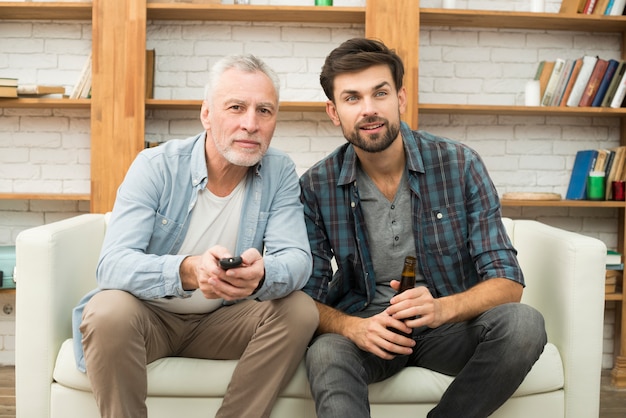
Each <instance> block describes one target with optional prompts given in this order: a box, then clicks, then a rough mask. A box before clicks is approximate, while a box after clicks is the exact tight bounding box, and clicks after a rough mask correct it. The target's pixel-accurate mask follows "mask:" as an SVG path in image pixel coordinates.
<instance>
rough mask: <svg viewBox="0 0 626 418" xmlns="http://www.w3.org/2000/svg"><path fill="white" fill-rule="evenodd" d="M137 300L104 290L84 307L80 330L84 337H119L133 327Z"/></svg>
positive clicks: (124, 293)
mask: <svg viewBox="0 0 626 418" xmlns="http://www.w3.org/2000/svg"><path fill="white" fill-rule="evenodd" d="M136 303H138V300H137V299H136V298H135V297H134V296H132V295H130V294H129V293H127V292H123V291H120V290H104V291H101V292H99V293H96V294H95V295H94V297H93V298H92V299H91V300H90V301H89V302H88V303H87V305H85V310H84V312H83V318H82V322H81V325H80V330H81V332H82V333H83V336H84V337H94V336H98V335H99V336H102V337H103V338H109V336H115V335H121V334H122V333H124V331H125V330H126V329H128V328H131V327H133V322H134V321H133V317H135V315H134V314H133V311H134V305H135V304H136Z"/></svg>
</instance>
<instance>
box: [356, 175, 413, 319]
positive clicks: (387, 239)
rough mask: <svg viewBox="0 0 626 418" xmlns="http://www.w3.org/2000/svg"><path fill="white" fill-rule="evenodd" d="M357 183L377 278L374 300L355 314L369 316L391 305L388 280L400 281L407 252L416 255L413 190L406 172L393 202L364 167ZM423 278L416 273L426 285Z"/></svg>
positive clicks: (394, 292) (392, 291)
mask: <svg viewBox="0 0 626 418" xmlns="http://www.w3.org/2000/svg"><path fill="white" fill-rule="evenodd" d="M356 182H357V186H358V190H359V197H360V200H361V207H362V209H363V216H364V217H365V224H366V227H367V234H368V237H369V244H370V252H371V255H372V263H373V265H374V275H375V277H376V295H375V296H374V300H373V301H372V303H371V304H370V305H369V306H368V307H367V308H366V309H365V310H364V311H362V312H360V313H356V314H355V315H358V316H363V317H367V316H371V315H373V314H376V313H378V312H381V311H383V310H385V308H387V306H389V299H391V298H392V297H393V296H394V295H395V294H396V291H395V290H394V289H392V288H391V286H389V282H390V281H391V280H393V279H395V280H400V276H401V275H402V267H403V266H404V258H405V257H406V256H407V255H412V256H414V257H415V256H416V254H415V242H414V240H413V229H412V220H411V219H412V210H411V191H410V189H409V183H408V180H407V173H406V171H405V173H404V174H403V176H402V180H401V181H400V185H399V187H398V191H397V192H396V196H395V197H394V199H393V201H392V202H390V201H389V200H388V199H387V198H386V197H385V196H384V195H383V194H382V193H381V192H380V190H378V187H376V185H375V184H374V182H373V181H372V179H371V178H370V177H369V176H368V175H367V174H366V173H365V172H364V171H363V170H362V169H361V167H359V168H358V169H357V180H356ZM416 271H417V266H416ZM423 281H424V279H423V277H422V276H421V275H419V274H417V277H416V283H418V284H420V283H419V282H422V283H421V284H424V283H423Z"/></svg>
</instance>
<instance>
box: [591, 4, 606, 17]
mask: <svg viewBox="0 0 626 418" xmlns="http://www.w3.org/2000/svg"><path fill="white" fill-rule="evenodd" d="M608 4H609V0H597V1H596V5H595V7H594V8H593V11H592V12H591V14H593V15H604V11H605V10H606V6H607V5H608Z"/></svg>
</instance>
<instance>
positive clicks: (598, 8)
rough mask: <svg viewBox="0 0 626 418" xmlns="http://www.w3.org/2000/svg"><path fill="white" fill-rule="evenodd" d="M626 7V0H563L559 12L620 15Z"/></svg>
mask: <svg viewBox="0 0 626 418" xmlns="http://www.w3.org/2000/svg"><path fill="white" fill-rule="evenodd" d="M625 9H626V0H563V2H562V3H561V9H560V10H559V12H560V13H581V14H587V15H591V14H593V15H604V16H619V15H622V14H625V13H626V10H625Z"/></svg>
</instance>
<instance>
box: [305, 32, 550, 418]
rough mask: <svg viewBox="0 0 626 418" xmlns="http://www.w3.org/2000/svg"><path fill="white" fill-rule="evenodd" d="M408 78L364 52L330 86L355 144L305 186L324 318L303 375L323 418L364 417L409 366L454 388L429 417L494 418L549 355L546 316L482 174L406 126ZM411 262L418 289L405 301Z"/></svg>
mask: <svg viewBox="0 0 626 418" xmlns="http://www.w3.org/2000/svg"><path fill="white" fill-rule="evenodd" d="M403 74H404V68H403V64H402V61H401V59H400V57H398V55H396V54H395V52H394V51H392V50H390V49H388V48H387V47H386V46H385V45H384V44H382V43H380V42H377V41H374V40H369V39H362V38H357V39H351V40H349V41H346V42H345V43H343V44H342V45H340V46H339V47H338V48H336V49H335V50H333V51H332V52H331V53H330V55H329V56H328V57H327V58H326V61H325V63H324V66H323V68H322V73H321V76H320V81H321V84H322V88H323V89H324V92H325V93H326V96H327V97H328V99H329V100H328V102H327V104H326V111H327V113H328V115H329V116H330V118H331V120H332V121H333V123H334V124H335V125H336V126H339V127H341V129H342V131H343V134H344V136H345V138H346V139H347V140H348V143H347V144H345V145H343V146H341V147H339V148H338V149H337V150H335V151H334V152H333V153H332V154H330V155H329V156H328V157H327V158H325V159H324V160H322V161H321V162H319V163H318V164H316V165H315V166H314V167H312V168H311V169H310V170H309V171H307V172H306V173H305V174H304V175H303V176H302V178H301V179H300V184H301V187H302V200H303V202H304V213H305V220H306V224H307V230H308V234H309V241H310V242H311V250H312V252H313V274H312V276H311V278H310V280H309V282H308V283H307V285H306V286H305V288H304V290H305V292H307V293H308V294H309V295H311V296H312V297H313V298H314V299H315V300H316V303H317V307H318V309H319V313H320V326H319V329H318V336H317V338H316V339H315V340H314V341H313V343H312V345H311V346H310V348H309V350H308V352H307V356H306V364H307V372H308V376H309V381H310V384H311V390H312V393H313V396H314V398H315V403H316V409H317V416H318V417H320V418H328V417H337V418H348V417H368V416H369V402H368V392H367V385H368V384H370V383H373V382H377V381H380V380H383V379H385V378H387V377H389V376H391V375H393V374H395V373H397V372H399V371H400V370H401V369H402V368H404V367H410V366H420V367H425V368H429V369H431V370H436V371H438V372H441V373H445V374H448V375H454V376H456V378H455V380H454V381H453V383H452V384H451V385H450V387H449V388H448V390H447V391H446V392H445V394H444V395H443V397H442V399H441V401H440V402H439V404H438V405H437V407H435V408H434V409H433V410H432V411H431V412H430V413H429V417H448V418H458V417H464V418H471V417H486V416H488V415H490V414H491V413H492V412H494V411H495V410H496V409H497V408H498V407H499V406H500V405H502V404H503V403H504V402H505V401H506V400H507V399H508V398H509V397H510V396H511V395H512V394H513V392H514V391H515V389H516V388H517V387H518V386H519V384H520V383H521V382H522V380H523V379H524V377H525V376H526V374H527V373H528V371H529V370H530V369H531V367H532V365H533V364H534V363H535V361H536V360H537V358H538V357H539V355H540V354H541V352H542V351H543V347H544V345H545V343H546V334H545V328H544V323H543V317H542V316H541V314H540V313H539V312H537V311H536V310H534V309H533V308H531V307H529V306H526V305H523V304H520V303H519V302H520V298H521V295H522V289H523V286H524V279H523V276H522V272H521V270H520V267H519V265H518V262H517V259H516V251H515V249H514V248H513V247H512V245H511V242H510V241H509V239H508V237H507V233H506V231H505V228H504V226H503V224H502V222H501V214H500V204H499V200H498V196H497V193H496V189H495V187H494V186H493V184H492V182H491V180H490V178H489V175H488V174H487V170H486V168H485V166H484V165H483V163H482V161H481V159H480V158H479V156H478V155H477V154H476V153H475V152H474V151H472V150H471V149H470V148H468V147H466V146H464V145H462V144H460V143H458V142H454V141H451V140H448V139H444V138H440V137H436V136H434V135H432V134H429V133H426V132H422V131H412V130H411V129H410V128H409V127H408V126H407V125H406V124H405V123H403V122H401V121H400V115H401V114H402V113H403V112H404V111H405V109H406V105H407V103H406V100H407V98H406V92H405V88H404V87H403V85H402V78H403ZM407 255H411V256H414V257H416V258H417V267H416V272H417V273H418V274H417V286H416V287H415V288H413V289H410V290H408V291H406V292H404V293H401V294H399V295H396V291H397V290H398V287H399V282H398V280H397V279H399V278H400V275H401V272H402V266H403V260H404V258H405V256H407ZM332 258H335V261H336V263H337V271H336V272H335V273H334V274H333V271H332V268H331V259H332ZM393 330H398V331H402V332H404V333H411V337H410V338H409V337H406V336H403V335H399V334H398V333H396V332H394V331H393Z"/></svg>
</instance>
